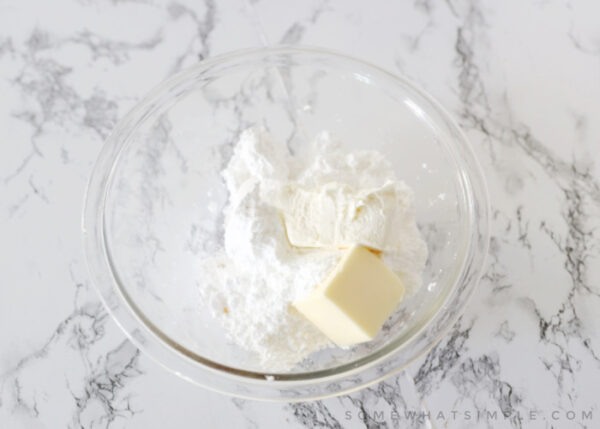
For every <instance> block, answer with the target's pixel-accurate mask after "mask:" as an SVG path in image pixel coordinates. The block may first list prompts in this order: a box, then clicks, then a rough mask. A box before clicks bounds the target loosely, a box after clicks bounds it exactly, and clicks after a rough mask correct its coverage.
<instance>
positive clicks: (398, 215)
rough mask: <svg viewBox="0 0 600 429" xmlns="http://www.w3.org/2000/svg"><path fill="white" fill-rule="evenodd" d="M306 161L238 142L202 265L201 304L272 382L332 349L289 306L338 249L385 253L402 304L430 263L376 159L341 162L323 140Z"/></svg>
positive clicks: (259, 137)
mask: <svg viewBox="0 0 600 429" xmlns="http://www.w3.org/2000/svg"><path fill="white" fill-rule="evenodd" d="M309 154H310V155H309V157H308V159H307V160H299V159H295V158H292V157H290V155H289V154H288V152H287V149H286V147H285V145H283V144H278V143H276V142H274V141H273V140H272V138H271V136H270V135H268V134H267V133H266V132H264V131H262V130H255V129H250V130H247V131H245V132H244V133H243V134H242V136H241V138H240V141H239V142H238V144H237V145H236V147H235V150H234V154H233V156H232V158H231V160H230V162H229V164H228V165H227V168H226V169H225V170H224V172H223V178H224V179H225V183H226V185H227V189H228V191H229V194H230V195H229V204H228V207H227V209H226V213H225V225H224V226H225V228H224V230H225V237H224V238H225V246H224V251H223V252H221V253H220V254H217V255H215V257H214V258H210V259H209V260H206V261H203V264H204V271H205V272H206V273H207V280H208V281H207V282H205V283H203V285H202V287H201V289H200V295H201V299H202V301H203V302H204V303H205V304H207V305H208V306H209V308H210V309H211V312H212V314H213V316H214V317H215V318H217V319H218V320H219V321H220V322H221V323H222V325H223V327H224V329H225V331H226V332H227V334H228V335H229V337H230V338H231V340H232V341H234V342H235V343H237V344H238V345H239V346H241V347H243V348H244V349H246V350H249V351H252V352H255V353H256V354H257V356H258V358H259V360H260V362H261V365H262V366H263V367H264V368H265V369H267V370H268V371H271V372H275V371H283V370H287V369H289V368H291V367H293V366H294V365H295V364H297V363H298V362H300V361H302V360H303V359H304V358H305V357H307V356H308V355H310V354H311V353H313V352H315V351H317V350H319V349H322V348H324V347H327V346H329V345H330V343H329V341H328V340H327V338H326V337H325V336H324V335H323V334H321V332H320V331H318V330H317V329H316V328H315V327H314V326H313V325H312V324H310V323H309V322H307V321H306V320H305V319H303V318H302V316H301V315H300V314H298V313H297V312H296V311H295V310H294V309H293V307H291V303H293V302H294V301H296V300H297V299H299V298H301V297H303V296H305V295H306V294H308V293H309V292H310V290H312V289H313V288H314V287H315V286H316V285H317V284H319V283H320V282H322V281H323V280H324V279H325V278H326V277H327V275H328V274H329V273H330V272H331V271H332V270H333V268H334V267H335V265H336V264H337V262H338V260H339V258H340V257H341V255H342V253H343V250H340V247H345V246H347V245H348V244H351V243H355V242H358V243H362V244H366V245H369V246H372V247H375V248H377V249H381V250H383V251H384V253H383V258H384V261H385V262H386V263H387V264H388V266H389V267H390V268H391V269H393V270H395V271H396V272H397V273H398V275H399V276H400V277H401V278H402V280H403V282H404V284H405V287H406V289H407V293H408V294H411V293H413V292H414V290H415V289H416V288H417V287H418V286H419V285H420V282H421V280H420V274H421V272H422V269H423V266H424V264H425V259H426V257H427V251H426V247H425V244H424V242H423V240H422V239H421V238H420V235H419V232H418V230H417V228H416V225H415V222H414V215H413V210H412V193H411V191H410V189H409V188H408V187H406V185H404V183H402V182H399V181H397V180H396V178H395V177H394V174H393V171H392V170H391V168H390V166H389V164H388V163H387V161H385V159H384V158H383V156H382V155H381V154H379V153H377V152H374V151H364V152H355V153H350V154H345V153H344V152H343V151H342V150H341V147H340V145H339V144H337V143H335V142H334V141H333V140H332V139H331V138H330V136H329V135H328V134H327V133H323V134H321V135H320V136H319V137H318V139H317V141H316V142H315V143H314V144H313V146H312V150H311V151H309ZM286 226H287V231H286ZM293 244H295V245H293Z"/></svg>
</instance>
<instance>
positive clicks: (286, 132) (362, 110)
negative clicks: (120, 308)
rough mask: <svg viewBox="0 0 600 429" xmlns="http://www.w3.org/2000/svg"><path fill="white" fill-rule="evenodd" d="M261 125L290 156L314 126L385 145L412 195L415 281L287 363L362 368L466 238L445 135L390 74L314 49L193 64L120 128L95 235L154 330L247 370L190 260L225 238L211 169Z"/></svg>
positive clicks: (455, 259) (411, 323)
mask: <svg viewBox="0 0 600 429" xmlns="http://www.w3.org/2000/svg"><path fill="white" fill-rule="evenodd" d="M257 125H258V126H264V127H266V128H267V129H268V130H269V131H270V132H271V133H272V134H273V136H274V137H275V140H276V141H278V142H281V144H284V145H287V147H288V149H289V150H290V152H291V153H299V152H301V151H302V150H303V149H304V148H305V147H306V145H307V144H308V142H309V141H310V140H311V139H312V138H313V137H314V136H315V135H316V134H317V133H319V132H320V131H322V130H328V131H331V132H332V133H333V134H334V135H336V136H337V137H338V138H339V139H340V140H341V141H342V142H343V144H344V146H345V149H346V150H348V151H351V150H365V149H374V150H378V151H380V152H382V153H384V154H385V156H386V157H387V158H388V159H389V161H390V162H391V163H392V165H393V167H394V169H395V171H396V174H397V177H398V178H400V179H402V180H404V181H405V182H406V183H407V184H408V185H409V186H411V187H412V189H413V190H414V192H415V203H416V212H417V221H418V224H419V227H420V229H421V231H422V234H423V236H424V238H425V240H426V241H427V244H428V248H429V259H428V263H427V267H426V270H425V273H424V276H423V285H422V287H421V289H420V290H419V291H418V293H417V294H416V295H414V296H413V297H411V298H410V299H408V300H405V301H404V302H403V303H402V305H401V307H400V308H399V309H398V311H396V312H395V313H394V315H393V317H392V318H391V319H390V320H389V321H388V322H387V323H386V325H385V327H384V329H383V330H382V332H381V333H380V335H379V336H378V337H377V338H376V339H375V340H374V341H372V342H370V343H368V344H363V345H359V346H356V347H354V348H352V349H351V350H340V349H332V350H325V351H322V352H319V353H317V354H315V355H314V356H311V358H309V359H308V360H306V361H305V362H303V363H302V364H300V365H298V366H297V367H296V368H294V370H292V371H291V372H290V373H289V374H292V375H293V374H302V373H309V372H315V371H333V370H334V368H336V367H339V366H340V365H351V366H352V365H354V366H358V365H361V362H364V361H365V360H369V359H375V358H376V357H377V356H380V355H382V354H384V353H386V352H388V351H390V350H391V349H397V348H398V347H402V345H403V344H405V343H406V342H407V341H408V340H409V339H410V338H412V337H413V336H414V335H415V334H416V333H417V332H419V331H420V330H421V329H423V328H424V326H425V325H426V324H427V322H428V320H430V319H431V318H432V316H433V315H434V314H435V313H436V311H438V309H439V308H440V307H441V305H442V304H443V301H444V299H445V298H446V297H447V296H448V294H449V292H450V290H451V289H452V288H453V287H454V286H455V285H456V281H457V278H458V276H459V274H460V271H461V269H462V266H463V263H464V258H465V252H466V248H467V246H468V244H469V243H468V240H469V228H470V226H469V225H470V224H469V221H468V218H469V214H468V212H469V208H468V204H469V202H468V189H466V185H465V178H464V175H463V173H462V172H461V171H462V169H461V165H460V159H459V157H458V156H457V155H456V153H455V150H454V148H453V145H454V140H455V138H456V137H455V135H454V134H453V133H452V130H451V129H450V128H449V126H448V125H447V124H446V123H445V122H444V121H443V120H441V119H440V117H439V113H437V112H436V110H435V109H434V108H433V107H432V105H431V104H430V102H429V101H428V100H427V99H425V98H424V97H422V96H421V95H420V94H419V93H418V92H416V91H415V90H414V89H412V87H411V86H410V85H408V84H406V83H404V82H402V81H401V80H398V79H396V78H393V77H392V76H390V75H388V74H386V73H385V72H382V71H379V70H377V69H374V68H371V67H368V66H366V65H362V64H361V63H357V62H353V61H350V60H346V59H344V58H341V57H340V58H335V57H333V58H332V57H330V56H327V55H322V54H316V53H312V54H311V53H295V54H293V55H292V54H286V53H270V54H269V53H267V54H264V55H260V56H259V55H255V56H250V57H246V58H242V59H232V60H230V61H225V62H220V63H217V64H214V65H212V66H211V67H206V68H202V69H198V70H197V71H196V72H195V73H193V74H188V75H187V76H186V77H185V78H184V79H180V80H179V81H177V82H173V84H172V85H171V87H170V88H169V91H167V92H166V93H164V94H161V95H160V97H157V98H156V99H155V100H154V102H153V103H152V104H150V105H148V106H146V111H145V112H144V115H141V117H140V119H139V120H138V122H137V123H135V124H133V125H132V126H131V127H130V129H129V131H128V133H127V134H126V135H124V136H123V142H122V146H121V148H120V153H119V156H118V158H117V161H116V162H115V163H114V165H113V169H112V173H111V175H110V180H109V183H108V184H107V188H106V195H105V205H104V207H103V220H104V245H105V248H106V253H107V256H108V259H109V262H110V265H111V269H112V274H113V276H114V278H115V279H116V280H117V283H118V285H119V287H120V289H121V293H123V294H124V295H125V296H126V298H127V299H128V301H129V303H130V305H131V306H132V308H134V310H135V312H136V313H137V316H138V317H139V318H140V319H141V320H142V321H143V323H144V324H145V325H146V326H147V327H148V328H149V329H151V330H152V331H153V332H154V333H155V334H156V335H158V336H159V337H161V338H162V339H163V340H167V342H169V343H170V344H171V345H173V344H175V345H176V348H178V349H180V350H185V352H186V354H187V355H188V356H192V358H197V359H198V360H201V361H203V362H204V363H206V362H208V363H209V365H212V364H213V363H214V365H215V367H217V368H220V367H230V368H234V369H238V370H244V371H253V372H258V373H263V372H267V373H268V372H269V371H268V369H265V368H261V367H260V366H259V364H258V360H257V359H256V356H253V355H252V354H251V353H247V352H245V351H244V350H241V349H239V348H238V347H237V346H236V345H235V344H233V343H232V342H231V341H230V340H228V339H227V337H226V335H225V333H224V331H223V329H222V328H221V326H220V325H219V324H218V323H217V322H216V321H214V320H213V319H212V317H211V316H210V314H209V312H208V310H207V309H206V308H205V307H204V306H203V303H202V302H201V301H200V299H199V297H198V289H199V288H202V287H203V272H202V270H201V264H200V261H201V260H202V259H204V258H207V257H210V256H212V255H213V254H214V253H215V252H217V251H218V250H219V249H221V248H222V247H223V208H224V207H225V206H226V204H227V198H228V195H227V191H226V189H225V186H224V182H223V180H222V178H221V171H222V169H223V168H224V166H225V165H226V164H227V162H228V160H229V158H230V156H231V154H232V148H233V145H234V144H235V142H236V140H237V138H238V136H239V134H240V132H241V131H243V130H244V129H245V128H247V127H250V126H257Z"/></svg>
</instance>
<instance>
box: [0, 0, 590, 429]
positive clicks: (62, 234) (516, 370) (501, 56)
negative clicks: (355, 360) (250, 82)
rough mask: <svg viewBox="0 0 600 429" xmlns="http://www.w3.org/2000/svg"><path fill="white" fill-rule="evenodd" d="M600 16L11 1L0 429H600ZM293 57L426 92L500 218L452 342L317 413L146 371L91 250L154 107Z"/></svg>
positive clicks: (1, 118)
mask: <svg viewBox="0 0 600 429" xmlns="http://www.w3.org/2000/svg"><path fill="white" fill-rule="evenodd" d="M599 18H600V3H598V2H597V1H595V0H583V1H574V0H531V1H520V0H508V1H503V2H498V1H492V0H488V1H477V0H445V1H444V0H438V1H435V0H415V1H404V2H391V1H386V0H375V1H370V2H361V1H358V0H353V1H347V0H329V1H327V0H325V1H323V0H318V1H312V0H307V1H304V2H285V1H276V0H224V1H219V2H217V1H216V0H204V1H192V0H188V1H184V0H181V1H178V0H176V1H173V2H160V1H158V0H113V1H110V2H109V1H104V2H101V1H92V0H61V1H52V2H45V1H19V2H17V1H6V0H5V1H0V94H1V96H0V142H1V143H0V273H1V274H2V287H1V288H0V428H2V429H4V428H9V429H13V428H110V429H113V428H165V427H178V428H216V427H224V428H234V427H240V428H241V427H249V428H255V427H260V428H263V427H265V428H266V427H272V428H280V427H287V426H289V427H303V426H306V427H327V428H340V427H343V428H361V427H369V428H396V427H398V428H403V427H444V428H445V427H448V428H480V427H483V428H486V427H490V428H491V427H493V428H504V427H507V428H520V427H524V428H530V427H533V428H537V427H540V428H543V427H555V428H571V427H575V428H580V427H587V428H595V427H600V407H599V405H600V399H598V393H599V387H598V386H600V318H598V313H599V311H600V171H599V170H598V168H599V167H600V24H599V22H600V20H599ZM277 43H291V44H295V43H300V44H306V45H318V46H324V47H329V48H333V49H336V50H338V51H341V52H345V53H349V54H351V55H354V56H358V57H361V58H364V59H366V60H368V61H371V62H374V63H376V64H379V65H381V66H382V67H384V68H387V69H388V70H390V71H392V72H396V73H403V74H405V75H406V76H408V77H409V78H411V79H413V80H414V81H416V82H417V83H418V84H420V85H421V86H422V87H424V88H425V89H426V90H428V91H429V92H430V93H431V94H433V95H434V96H435V97H436V98H438V99H439V100H440V101H441V102H442V103H443V104H445V105H446V106H447V107H448V108H449V109H450V111H451V112H452V113H453V114H454V115H455V117H456V118H457V119H458V120H459V122H460V123H461V125H462V126H463V127H464V129H465V130H466V131H467V133H468V135H469V137H470V138H471V140H472V143H473V146H474V148H475V150H476V152H477V155H478V156H479V158H480V160H481V163H482V164H483V166H484V169H485V171H486V176H487V179H488V185H489V188H490V194H491V199H492V213H493V218H492V235H493V238H492V243H491V257H490V261H489V266H488V268H487V271H486V275H485V277H484V279H483V280H482V281H481V285H480V287H479V289H478V290H477V292H476V293H475V296H474V298H473V299H472V301H471V303H470V306H469V307H468V310H467V312H466V313H465V315H464V316H463V317H462V319H461V320H460V322H459V323H458V324H457V325H456V326H455V327H454V328H453V329H452V331H451V333H450V334H449V335H448V336H447V337H446V338H445V339H444V340H443V341H442V342H441V344H440V345H439V346H437V347H436V348H435V349H433V350H432V351H431V352H430V353H429V354H428V355H427V356H426V357H425V358H423V359H421V360H419V361H418V362H415V363H414V364H413V365H412V366H411V367H410V368H408V370H407V371H406V372H404V373H402V374H401V375H400V376H398V377H396V378H391V379H389V380H388V381H386V382H384V383H381V384H379V385H376V386H373V387H371V388H368V389H365V390H362V391H360V392H358V393H355V394H352V395H349V396H344V397H341V398H334V399H328V400H324V401H319V402H308V403H301V404H272V403H259V402H252V401H242V400H236V399H231V398H228V397H225V396H222V395H220V394H216V393H211V392H208V391H205V390H202V389H200V388H197V387H194V386H192V385H189V384H187V383H186V382H185V381H182V380H180V379H178V378H176V377H174V376H172V375H171V374H169V373H167V372H166V371H164V370H163V369H162V368H160V367H158V366H157V365H156V364H154V363H153V362H151V361H150V360H149V359H148V358H146V357H144V356H143V355H141V354H140V353H139V352H138V351H137V350H136V349H135V347H133V346H132V345H131V344H130V343H129V342H128V341H127V340H125V338H124V335H123V334H122V333H121V331H120V330H119V328H118V327H117V326H116V325H115V323H114V322H113V321H112V320H111V319H110V318H109V317H108V316H107V314H106V312H105V311H104V309H103V307H102V306H101V304H100V303H99V301H98V298H97V296H96V293H95V291H94V289H93V287H92V285H91V284H90V281H89V278H88V275H87V272H86V270H85V267H84V261H83V256H82V249H81V238H80V211H81V205H82V197H83V192H84V187H85V183H86V179H87V177H88V175H89V173H90V170H91V167H92V164H93V162H94V159H95V157H96V155H97V153H98V151H99V150H100V148H101V146H102V142H103V139H104V138H105V137H106V135H107V134H108V133H109V132H110V130H111V128H112V127H113V126H114V124H115V123H116V121H117V120H118V119H119V118H121V117H122V116H123V115H124V114H125V113H126V111H127V110H128V109H129V108H131V107H132V105H133V104H134V103H135V102H136V100H138V99H139V98H140V97H141V96H142V95H143V94H144V93H145V92H147V91H148V90H149V89H150V88H151V87H153V86H154V85H155V84H157V83H158V82H160V81H161V80H163V79H164V78H166V77H167V76H169V75H170V74H172V73H173V72H175V71H176V70H179V69H181V68H182V67H186V66H188V65H190V64H194V63H196V62H197V61H199V60H200V59H201V58H206V57H210V56H214V55H217V54H219V53H222V52H226V51H230V50H234V49H239V48H245V47H252V46H261V45H263V44H277ZM422 410H429V412H430V416H429V417H428V416H427V415H423V416H421V417H420V418H417V419H411V418H410V417H407V416H406V414H405V412H410V411H417V412H421V411H422ZM478 411H479V412H480V415H479V417H480V418H479V419H477V417H478V416H477V413H478ZM467 413H469V414H470V415H469V417H470V418H468V416H467ZM488 413H489V414H488ZM502 413H505V414H506V415H507V417H506V418H505V417H503V416H502ZM494 416H495V417H494Z"/></svg>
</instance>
